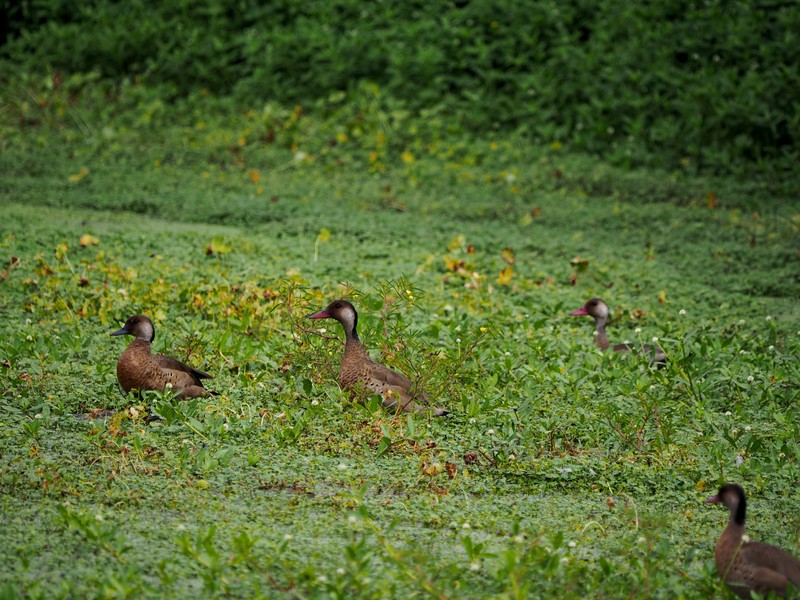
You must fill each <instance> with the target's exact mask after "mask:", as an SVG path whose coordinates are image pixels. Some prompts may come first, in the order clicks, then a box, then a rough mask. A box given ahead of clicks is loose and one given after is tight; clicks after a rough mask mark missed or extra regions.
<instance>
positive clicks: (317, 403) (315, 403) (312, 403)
mask: <svg viewBox="0 0 800 600" xmlns="http://www.w3.org/2000/svg"><path fill="white" fill-rule="evenodd" d="M311 406H319V400H312V401H311Z"/></svg>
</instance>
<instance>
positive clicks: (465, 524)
mask: <svg viewBox="0 0 800 600" xmlns="http://www.w3.org/2000/svg"><path fill="white" fill-rule="evenodd" d="M461 529H472V527H471V526H470V524H469V523H464V524H463V525H462V526H461Z"/></svg>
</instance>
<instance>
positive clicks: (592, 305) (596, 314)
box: [569, 298, 667, 363]
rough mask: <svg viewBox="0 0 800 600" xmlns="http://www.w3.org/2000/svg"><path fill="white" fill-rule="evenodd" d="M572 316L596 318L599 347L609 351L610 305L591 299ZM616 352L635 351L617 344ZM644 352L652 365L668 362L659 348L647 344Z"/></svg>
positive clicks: (628, 345) (643, 347)
mask: <svg viewBox="0 0 800 600" xmlns="http://www.w3.org/2000/svg"><path fill="white" fill-rule="evenodd" d="M569 314H571V315H572V316H574V317H577V316H580V315H589V316H590V317H593V318H594V323H595V328H596V329H597V340H596V341H597V345H598V346H599V348H600V349H601V350H607V349H608V348H609V346H611V344H610V343H609V341H608V335H607V334H606V323H608V305H607V304H606V303H605V302H603V301H602V300H601V299H600V298H590V299H589V300H587V301H586V304H584V305H583V306H581V307H580V308H579V309H578V310H573V311H572V312H571V313H569ZM612 350H614V352H630V351H631V350H635V347H634V346H633V345H632V344H615V345H614V346H613V347H612ZM642 352H644V353H645V354H647V355H648V356H650V357H651V358H650V362H652V363H664V362H665V361H666V360H667V355H666V353H665V352H664V351H663V350H662V349H661V348H659V347H658V346H651V345H650V344H645V345H644V346H642Z"/></svg>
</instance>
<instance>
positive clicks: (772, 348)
mask: <svg viewBox="0 0 800 600" xmlns="http://www.w3.org/2000/svg"><path fill="white" fill-rule="evenodd" d="M767 350H770V351H772V350H775V346H772V345H770V347H769V348H767Z"/></svg>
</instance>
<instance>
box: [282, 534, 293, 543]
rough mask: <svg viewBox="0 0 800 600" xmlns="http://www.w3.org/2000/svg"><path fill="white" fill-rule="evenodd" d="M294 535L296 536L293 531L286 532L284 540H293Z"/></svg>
mask: <svg viewBox="0 0 800 600" xmlns="http://www.w3.org/2000/svg"><path fill="white" fill-rule="evenodd" d="M293 537H294V536H293V535H292V534H291V533H287V534H284V536H283V541H284V542H288V541H289V540H291V539H292V538H293Z"/></svg>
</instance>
